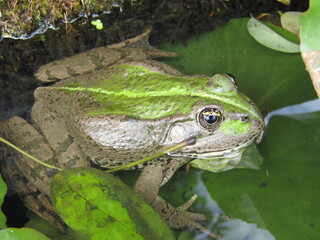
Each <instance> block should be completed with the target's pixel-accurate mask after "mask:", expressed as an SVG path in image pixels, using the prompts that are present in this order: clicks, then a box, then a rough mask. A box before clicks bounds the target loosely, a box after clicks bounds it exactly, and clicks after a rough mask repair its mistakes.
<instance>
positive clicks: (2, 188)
mask: <svg viewBox="0 0 320 240" xmlns="http://www.w3.org/2000/svg"><path fill="white" fill-rule="evenodd" d="M6 193H7V185H6V183H5V182H4V181H3V179H2V177H1V176H0V206H1V205H2V204H3V200H4V196H5V195H6ZM6 227H7V225H6V216H5V215H4V214H3V213H2V212H1V211H0V229H1V228H6Z"/></svg>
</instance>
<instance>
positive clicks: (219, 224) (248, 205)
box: [194, 171, 275, 240]
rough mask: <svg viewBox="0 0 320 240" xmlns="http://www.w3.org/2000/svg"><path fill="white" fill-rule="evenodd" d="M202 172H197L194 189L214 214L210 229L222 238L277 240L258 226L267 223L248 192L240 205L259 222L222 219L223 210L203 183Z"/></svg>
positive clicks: (206, 207) (232, 239) (198, 236)
mask: <svg viewBox="0 0 320 240" xmlns="http://www.w3.org/2000/svg"><path fill="white" fill-rule="evenodd" d="M202 173H203V172H202V171H199V172H197V173H196V174H197V179H196V184H195V186H194V191H195V192H197V193H198V196H199V197H201V198H202V199H204V202H205V205H204V206H203V208H204V209H206V210H207V211H210V212H211V213H212V214H213V218H212V220H211V221H210V224H209V225H208V226H207V227H208V229H213V230H214V231H215V232H216V233H218V234H220V235H222V238H221V239H222V240H275V238H274V237H273V236H272V234H271V233H270V232H269V231H268V230H266V229H261V228H258V227H257V224H259V226H265V224H264V223H263V220H262V218H261V217H260V214H259V212H258V211H257V209H256V208H255V206H254V204H253V202H252V201H251V199H250V197H249V196H248V195H246V194H244V195H243V196H242V199H243V201H242V203H241V204H240V206H241V207H242V208H243V211H246V212H249V213H250V216H251V217H252V220H253V222H255V223H257V224H255V223H247V222H244V221H242V220H240V219H229V220H223V221H221V216H223V211H222V209H220V208H219V206H218V204H217V202H216V201H215V200H213V199H212V197H211V195H210V193H209V191H208V190H207V188H206V186H205V184H204V183H203V180H202V178H201V174H202ZM194 239H198V240H200V239H206V236H205V235H204V234H198V235H197V236H196V237H195V238H194Z"/></svg>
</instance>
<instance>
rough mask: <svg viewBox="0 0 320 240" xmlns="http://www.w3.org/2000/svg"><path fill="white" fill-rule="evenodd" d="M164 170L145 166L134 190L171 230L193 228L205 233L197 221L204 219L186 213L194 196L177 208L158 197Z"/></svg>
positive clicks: (203, 218) (158, 167)
mask: <svg viewBox="0 0 320 240" xmlns="http://www.w3.org/2000/svg"><path fill="white" fill-rule="evenodd" d="M165 168H166V167H163V166H155V165H150V166H146V167H145V168H144V169H143V171H142V173H141V175H140V177H139V178H138V180H137V182H136V184H135V186H134V190H135V191H136V192H137V193H139V194H140V195H141V196H142V197H143V198H144V199H145V201H146V202H147V203H149V204H150V205H151V206H152V207H153V208H154V209H155V210H156V212H158V213H159V214H160V215H161V217H162V218H163V219H164V220H165V221H166V222H167V224H168V225H169V226H170V227H171V228H178V229H182V228H194V229H199V230H201V231H205V229H204V228H203V227H202V226H201V225H200V224H199V223H198V221H204V220H206V217H205V216H204V215H202V214H198V213H192V212H188V211H187V209H188V208H189V207H190V206H191V205H192V203H193V202H194V201H195V200H196V195H194V196H193V197H192V198H191V199H190V200H189V201H188V202H186V203H185V204H183V205H182V206H180V207H177V208H175V207H173V206H171V205H170V204H169V203H167V202H166V201H165V200H164V199H162V198H161V197H159V196H158V190H159V187H160V186H161V185H162V183H163V180H164V175H165V174H164V173H165V171H164V169H165Z"/></svg>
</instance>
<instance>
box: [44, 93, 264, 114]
mask: <svg viewBox="0 0 320 240" xmlns="http://www.w3.org/2000/svg"><path fill="white" fill-rule="evenodd" d="M50 88H53V89H62V90H67V91H71V92H77V91H80V92H87V93H94V94H102V95H103V96H107V95H113V96H116V97H125V98H128V99H130V98H131V99H132V98H148V97H177V96H186V97H199V98H202V99H211V100H217V101H220V102H223V103H226V104H229V105H232V106H234V107H236V108H238V109H242V110H244V111H247V112H250V113H251V114H253V115H255V116H258V115H257V112H256V111H255V110H254V109H249V108H247V107H246V106H245V105H242V104H239V103H237V102H234V101H230V98H232V95H233V94H235V93H229V94H226V93H221V95H220V96H218V95H214V94H208V93H205V92H204V91H201V92H196V91H185V89H180V88H172V87H171V88H170V89H168V90H166V91H144V92H139V91H132V90H126V89H123V90H121V91H117V92H116V91H109V90H106V89H102V88H99V87H94V88H85V87H50ZM223 94H224V95H226V96H223Z"/></svg>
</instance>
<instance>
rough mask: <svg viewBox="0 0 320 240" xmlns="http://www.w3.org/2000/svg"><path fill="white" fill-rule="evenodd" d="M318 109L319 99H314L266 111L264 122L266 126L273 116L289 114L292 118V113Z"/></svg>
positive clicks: (319, 105)
mask: <svg viewBox="0 0 320 240" xmlns="http://www.w3.org/2000/svg"><path fill="white" fill-rule="evenodd" d="M318 111H320V99H315V100H311V101H308V102H304V103H300V104H296V105H291V106H287V107H284V108H280V109H277V110H274V111H272V112H270V113H268V115H267V116H266V117H265V123H266V126H267V125H268V123H269V121H270V118H271V117H273V116H291V117H292V118H294V115H296V114H304V113H312V112H318ZM299 118H300V117H299ZM299 118H298V119H299Z"/></svg>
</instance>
